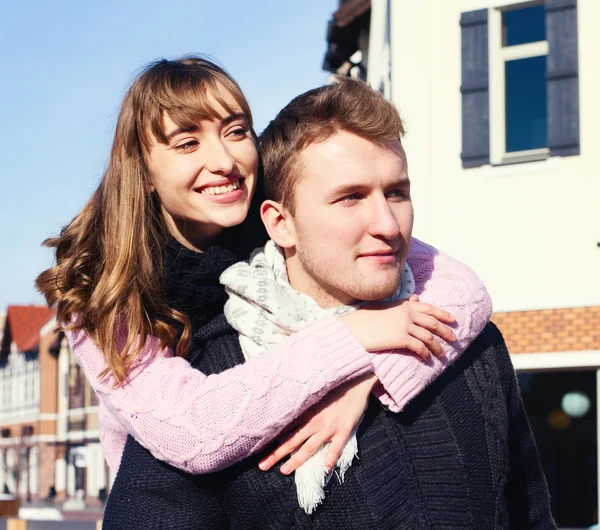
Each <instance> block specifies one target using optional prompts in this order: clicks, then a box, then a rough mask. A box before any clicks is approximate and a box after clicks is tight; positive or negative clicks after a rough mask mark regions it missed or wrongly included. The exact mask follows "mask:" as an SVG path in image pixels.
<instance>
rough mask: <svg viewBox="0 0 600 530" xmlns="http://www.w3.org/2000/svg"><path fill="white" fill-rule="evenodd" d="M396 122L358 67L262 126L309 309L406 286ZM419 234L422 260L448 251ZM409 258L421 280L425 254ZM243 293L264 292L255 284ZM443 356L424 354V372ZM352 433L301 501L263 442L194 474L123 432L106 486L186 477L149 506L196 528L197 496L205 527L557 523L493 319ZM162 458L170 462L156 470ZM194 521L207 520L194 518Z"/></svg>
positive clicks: (283, 234)
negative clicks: (346, 460) (393, 407)
mask: <svg viewBox="0 0 600 530" xmlns="http://www.w3.org/2000/svg"><path fill="white" fill-rule="evenodd" d="M402 134H403V129H402V122H401V120H400V117H399V116H398V113H397V111H396V110H395V109H394V107H393V106H392V105H391V104H390V103H389V102H386V101H385V100H384V99H383V98H382V97H381V96H380V95H379V94H377V93H376V92H374V91H372V90H371V89H370V88H369V87H368V86H367V85H365V84H363V83H360V82H356V81H353V80H341V82H340V84H338V85H331V86H326V87H321V88H319V89H316V90H312V91H309V92H307V93H305V94H303V95H301V96H299V97H298V98H296V99H295V100H293V101H292V102H291V103H290V104H289V105H287V106H286V107H285V108H284V109H283V110H282V111H281V112H280V114H279V115H278V116H277V117H276V118H275V120H273V121H272V122H271V124H270V125H269V126H268V127H267V129H266V130H265V132H264V133H263V135H262V137H261V147H262V151H263V162H264V168H265V187H266V192H267V196H268V198H269V200H268V201H267V202H266V203H265V204H264V205H263V206H262V216H263V221H264V222H265V225H266V227H267V230H268V231H269V235H270V236H271V238H272V239H273V241H274V242H275V243H277V245H279V247H280V248H281V249H283V257H282V259H285V262H284V265H283V267H284V269H285V270H284V273H280V271H276V272H277V274H276V276H278V278H279V280H281V278H282V277H283V280H281V281H283V282H284V284H285V276H286V274H285V273H287V279H288V280H289V288H290V289H291V290H293V291H294V292H296V293H301V294H304V295H307V296H308V297H310V298H312V299H313V300H314V301H315V302H316V304H314V307H312V306H310V304H308V305H307V307H308V309H306V308H303V309H302V311H301V317H302V318H304V316H306V313H307V312H318V311H327V310H333V309H334V308H337V307H339V306H347V305H351V304H354V303H356V302H357V301H366V300H380V299H383V298H386V297H388V296H391V295H393V294H394V293H395V292H396V291H397V290H398V287H399V286H401V285H402V282H403V281H404V280H403V276H402V272H403V269H404V265H405V262H406V259H407V256H408V252H409V247H410V245H411V235H412V220H413V209H412V203H411V200H410V181H409V179H408V172H407V160H406V155H405V153H404V150H403V148H402V144H401V136H402ZM412 243H413V244H412V246H413V249H412V251H413V252H412V254H414V253H415V248H416V254H417V259H418V257H419V256H422V262H423V263H429V264H430V266H433V265H431V264H432V263H433V262H434V261H435V259H444V257H443V255H441V254H437V253H435V251H434V250H432V249H431V247H428V246H427V245H424V244H422V243H420V242H418V241H416V240H414V241H413V242H412ZM412 254H411V255H412ZM276 257H277V256H275V261H276ZM432 259H433V261H432ZM251 263H252V262H251ZM413 263H414V261H413ZM415 268H417V269H419V271H418V273H417V272H415V280H416V283H418V284H419V286H420V287H422V286H423V284H424V283H425V282H426V280H427V276H426V273H427V270H426V267H419V265H418V263H417V266H416V267H415ZM248 282H251V279H248ZM448 288H449V289H451V288H452V285H451V284H450V285H449V287H448ZM417 292H419V291H417ZM246 294H247V292H246ZM260 294H261V295H264V292H263V293H260ZM289 300H290V304H291V306H287V307H286V308H285V309H286V310H288V311H290V310H292V309H293V310H294V311H295V310H296V309H297V307H296V306H295V305H294V304H296V301H297V300H298V299H297V298H295V297H294V296H291V297H290V299H289ZM303 300H304V299H303ZM424 301H427V300H424ZM251 302H253V303H257V304H258V303H263V302H262V301H261V297H260V296H258V297H257V298H256V299H255V300H251ZM453 314H454V316H455V317H456V318H457V320H460V319H461V318H464V315H462V316H461V315H457V314H456V312H455V311H453ZM274 316H275V317H277V318H284V317H285V315H274ZM233 325H234V326H235V327H236V329H238V330H240V331H241V333H242V335H245V336H246V337H247V338H248V339H249V340H251V341H254V342H257V341H260V340H261V339H258V338H257V337H253V336H252V333H251V330H250V331H249V332H248V333H245V332H244V330H243V325H240V326H236V323H235V322H234V323H233ZM459 338H460V337H459ZM206 362H209V360H207V361H206ZM211 362H212V361H211ZM229 362H232V360H231V359H229ZM443 362H444V361H443V360H439V359H432V360H431V368H432V373H434V371H435V365H436V363H443ZM201 369H202V367H201ZM203 371H206V369H204V370H203ZM357 438H358V446H359V459H358V460H356V461H355V462H354V463H353V464H352V466H351V467H350V468H349V469H348V471H347V473H346V476H345V481H344V482H343V484H340V483H339V482H338V481H337V480H335V479H334V480H332V481H331V482H330V483H329V486H328V489H327V494H326V499H325V502H324V503H323V505H322V506H320V507H319V508H318V509H317V510H316V512H315V513H314V514H313V515H310V516H309V515H307V514H306V513H305V512H304V511H303V510H301V509H300V508H299V507H298V501H297V499H296V495H295V488H294V484H293V481H292V478H291V477H290V476H286V475H284V474H282V473H280V472H279V471H278V470H276V469H272V470H271V471H269V472H267V473H263V472H262V471H260V470H259V469H258V461H259V458H260V457H256V458H249V459H247V460H245V461H244V462H242V463H240V464H238V465H235V466H232V467H231V468H228V469H226V470H224V471H221V472H219V473H215V474H212V475H205V476H199V477H191V476H188V475H185V474H183V473H181V472H178V471H176V470H173V469H169V470H168V471H167V469H166V468H167V466H165V465H163V464H161V463H158V462H157V461H156V460H154V459H153V458H152V457H151V456H150V455H149V453H148V452H147V451H145V450H144V449H142V448H141V447H139V446H136V445H135V444H134V443H129V442H128V445H127V448H126V450H125V454H124V456H123V462H124V463H126V465H127V467H126V469H123V468H121V470H120V471H119V477H118V478H117V483H116V484H115V487H116V488H120V489H121V490H120V491H119V502H121V503H125V504H127V503H129V504H135V503H136V502H139V500H140V499H139V495H140V494H143V495H147V496H150V495H155V494H156V495H157V496H158V495H164V491H165V488H167V489H169V488H170V489H172V490H174V489H175V488H182V489H181V490H180V491H182V492H183V489H184V488H185V494H179V498H180V503H179V504H176V503H175V502H176V500H177V499H175V502H170V505H169V506H170V509H171V510H173V511H174V512H176V513H168V514H156V512H154V515H153V517H155V518H156V517H162V518H163V519H162V521H163V523H159V524H158V526H156V525H155V524H153V526H152V527H153V528H159V527H161V526H160V524H163V527H165V528H166V527H170V528H184V527H185V528H194V526H193V521H190V517H189V516H188V517H187V519H186V514H192V513H193V514H194V516H195V517H200V516H199V515H197V514H199V513H200V512H201V510H198V507H199V506H202V507H203V509H205V510H210V511H211V517H212V519H211V521H213V522H211V523H210V524H212V526H211V528H233V529H246V528H247V529H275V528H322V529H334V528H336V529H337V528H354V529H379V528H381V529H398V528H406V529H421V528H447V529H456V528H473V529H478V530H479V529H483V528H509V527H510V528H517V529H524V528H540V529H541V528H555V525H554V522H553V520H552V517H551V515H550V511H549V502H548V491H547V487H546V484H545V480H544V477H543V474H542V472H541V469H540V465H539V461H538V458H537V454H536V449H535V445H534V442H533V438H532V435H531V432H530V429H529V426H528V423H527V419H526V417H525V413H524V410H523V407H522V404H521V401H520V398H519V394H518V388H517V384H516V379H515V375H514V371H513V369H512V365H511V363H510V358H509V356H508V353H507V351H506V348H505V346H504V343H503V340H502V337H501V336H500V334H499V332H498V331H497V329H496V328H495V327H494V326H493V325H491V324H490V325H488V326H487V327H486V328H485V330H484V331H483V333H482V334H481V335H480V336H479V338H478V339H477V340H476V341H475V342H474V343H473V344H472V345H471V347H469V348H468V349H467V351H466V352H465V353H464V354H463V355H462V357H461V358H460V359H459V360H458V361H457V362H456V363H455V364H454V365H452V366H450V367H449V368H448V369H447V370H446V372H445V373H444V374H442V375H441V376H440V377H439V378H438V379H437V380H436V382H435V383H434V384H432V385H431V386H430V387H429V388H428V389H427V390H425V391H424V392H423V393H421V394H420V395H418V396H416V397H415V398H414V399H413V400H412V401H411V403H409V405H408V406H407V407H406V408H405V409H404V411H403V412H401V413H399V414H394V413H391V412H389V411H388V410H386V409H384V408H383V407H381V405H380V403H379V402H378V401H374V400H372V402H371V404H370V405H369V407H368V409H367V411H366V413H365V417H364V419H363V421H362V423H361V425H360V429H359V431H358V435H357ZM130 441H131V440H130ZM157 466H158V467H160V466H162V468H163V470H164V473H163V474H161V475H160V480H158V479H157V478H154V477H158V474H155V470H156V468H157ZM148 477H150V478H148ZM192 483H193V485H194V487H195V488H196V489H195V490H193V488H192V487H191V484H192ZM139 484H144V485H143V487H142V488H140V487H139ZM127 487H130V488H131V494H130V495H129V496H128V493H127ZM140 492H142V493H140ZM114 493H115V491H114V490H113V495H114ZM173 493H174V496H176V495H177V493H178V492H175V491H174V492H173ZM136 495H137V496H138V497H136ZM157 500H158V499H157ZM171 501H173V499H171ZM173 518H175V519H173ZM176 521H177V522H176ZM180 521H181V522H180ZM217 521H218V522H217ZM155 522H156V521H153V523H155ZM148 523H149V521H139V524H140V526H138V527H140V528H141V527H144V528H149V527H150V526H149V524H148ZM203 525H204V526H203ZM218 525H220V526H218ZM114 527H116V526H114ZM197 527H198V528H201V527H207V526H206V523H204V520H202V521H200V520H198V525H197Z"/></svg>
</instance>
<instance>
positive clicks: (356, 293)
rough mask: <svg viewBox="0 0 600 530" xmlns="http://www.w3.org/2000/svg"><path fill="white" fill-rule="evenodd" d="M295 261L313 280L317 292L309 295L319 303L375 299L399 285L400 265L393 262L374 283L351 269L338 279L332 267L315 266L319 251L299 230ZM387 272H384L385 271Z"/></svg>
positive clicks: (327, 303) (333, 304) (391, 292)
mask: <svg viewBox="0 0 600 530" xmlns="http://www.w3.org/2000/svg"><path fill="white" fill-rule="evenodd" d="M296 253H297V256H298V261H299V262H300V264H301V265H302V267H303V268H304V271H305V272H306V274H307V275H308V276H309V277H310V278H311V280H312V281H313V283H314V285H315V287H316V290H318V291H320V292H315V293H311V297H312V298H314V299H315V301H316V302H317V303H318V304H319V305H320V306H321V307H335V306H337V305H350V304H354V303H356V302H358V301H367V302H371V301H376V300H382V299H384V298H387V297H389V296H392V295H393V294H394V293H395V292H396V291H397V290H398V288H399V287H400V281H401V277H402V268H403V267H401V266H397V267H396V269H395V270H394V271H393V274H391V275H390V276H391V277H387V280H386V281H385V284H384V285H379V284H377V285H374V282H372V281H369V277H368V276H367V275H363V274H360V273H358V271H355V272H356V274H353V275H352V276H351V277H347V278H346V279H342V280H340V279H339V278H338V281H335V280H336V275H338V276H339V274H341V273H338V272H337V271H336V270H335V269H334V268H332V267H329V268H328V267H323V266H321V267H319V265H318V263H320V262H322V260H319V254H320V253H319V252H318V251H313V248H312V246H311V245H308V244H307V238H306V236H304V234H303V233H302V232H300V231H299V232H298V245H297V246H296ZM386 276H387V275H386Z"/></svg>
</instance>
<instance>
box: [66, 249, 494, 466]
mask: <svg viewBox="0 0 600 530" xmlns="http://www.w3.org/2000/svg"><path fill="white" fill-rule="evenodd" d="M408 263H409V265H410V267H411V269H412V272H413V274H414V277H415V283H416V293H417V294H418V295H419V297H420V300H421V301H422V302H427V303H430V304H433V305H436V306H437V307H440V308H442V309H445V310H447V311H449V312H450V313H452V314H453V315H454V317H455V318H456V324H455V326H454V331H455V333H456V336H457V340H456V341H455V342H453V343H451V344H448V343H445V342H444V341H441V342H442V348H443V350H444V353H445V355H446V358H445V359H437V358H432V359H431V361H429V362H427V363H425V362H423V361H422V360H420V359H419V358H417V357H416V356H414V355H411V354H402V352H398V351H396V352H380V353H369V352H366V351H365V350H364V349H363V347H362V346H361V345H360V343H359V342H358V341H357V340H356V338H355V337H354V335H352V333H350V331H349V330H348V328H347V327H346V326H345V325H344V324H343V323H342V322H341V321H340V320H338V319H337V318H335V317H330V318H327V319H324V320H321V321H319V322H316V323H315V324H312V325H310V326H309V327H307V328H306V329H305V330H303V331H301V332H299V333H296V334H294V335H292V336H291V337H289V338H288V339H286V340H285V341H283V342H282V343H281V344H279V345H277V346H275V347H273V348H271V349H270V350H268V351H267V352H265V353H264V354H263V355H261V356H259V357H255V358H252V359H250V360H248V361H247V362H246V363H244V364H241V365H239V366H236V367H234V368H232V369H230V370H227V371H225V372H223V373H220V374H215V375H210V376H208V377H207V376H205V375H204V374H202V373H201V372H199V371H198V370H196V369H195V368H192V367H191V366H190V364H189V363H188V362H187V361H186V360H184V359H182V358H179V357H174V356H173V354H172V352H171V351H170V350H161V349H160V348H159V347H158V341H157V340H156V339H154V338H150V339H149V340H148V342H147V343H146V345H145V347H144V349H143V351H142V354H141V355H140V356H139V358H138V359H137V360H136V362H135V365H134V367H133V369H132V370H131V371H130V373H129V375H128V377H127V379H126V381H125V382H124V383H123V384H122V385H120V386H118V387H114V385H113V380H112V378H111V377H110V376H107V377H100V374H101V373H102V372H103V371H104V369H105V367H106V364H105V361H104V357H103V355H102V352H101V351H100V350H99V349H98V347H97V346H96V345H95V344H94V342H93V341H92V340H91V339H90V338H89V337H88V336H87V334H86V333H85V332H83V331H78V332H69V333H67V336H68V338H69V340H70V343H71V346H72V348H73V351H74V353H75V356H76V358H77V360H78V362H79V363H80V365H81V366H82V368H83V370H84V372H85V374H86V376H87V378H88V380H89V381H90V384H91V385H92V387H93V388H94V390H95V392H96V393H97V395H98V397H99V401H100V439H101V442H102V445H103V447H104V453H105V456H106V459H107V461H108V463H109V465H110V466H111V467H112V468H113V469H114V470H117V469H118V467H119V463H120V460H121V455H122V453H123V448H124V446H125V441H126V439H127V435H128V434H131V435H133V437H134V438H135V439H136V440H137V441H138V442H139V443H140V444H141V445H143V446H144V447H146V448H147V449H148V450H149V451H150V452H151V453H152V454H153V455H154V456H155V457H156V458H158V459H159V460H163V461H165V462H167V463H169V464H171V465H173V466H175V467H177V468H180V469H183V470H185V471H187V472H189V473H194V474H199V473H209V472H214V471H218V470H219V469H223V468H225V467H227V466H229V465H232V464H233V463H235V462H237V461H239V460H242V459H243V458H245V457H247V456H249V455H250V454H252V453H254V452H256V451H258V450H259V449H261V448H262V447H264V446H265V445H266V444H267V443H269V442H270V441H271V440H273V439H274V438H275V437H277V435H279V434H280V433H281V431H282V430H283V429H284V428H285V427H286V426H287V425H289V423H290V422H291V421H292V420H293V419H295V418H296V417H298V416H299V415H300V414H301V413H302V412H304V411H305V410H306V409H308V408H309V407H310V406H311V405H313V404H314V403H316V402H318V401H319V400H320V399H321V398H322V397H323V396H324V395H325V394H326V393H327V392H329V391H330V390H332V389H333V388H335V387H336V386H338V385H340V384H341V383H343V382H346V381H348V380H350V379H353V378H354V377H357V376H358V375H361V374H364V373H367V372H374V373H375V374H376V375H377V377H378V379H379V381H380V382H381V385H379V386H378V387H377V388H376V394H377V395H378V397H379V399H380V400H381V401H382V403H383V404H385V405H387V406H388V407H389V408H390V409H391V410H393V411H400V410H401V409H402V408H403V407H404V406H405V405H406V403H407V402H408V401H410V399H411V398H413V397H414V396H415V395H416V394H418V393H419V392H420V391H421V390H423V388H425V387H426V386H427V385H428V384H429V383H430V382H431V381H432V380H433V379H435V378H436V377H437V376H438V375H439V374H440V373H441V372H442V371H443V370H444V368H445V367H446V366H447V365H449V364H450V363H452V362H453V361H454V360H455V359H456V358H457V357H458V356H459V355H460V354H461V353H462V352H463V351H464V350H465V349H466V347H467V346H468V345H469V343H470V342H471V341H472V340H473V339H474V338H475V337H476V336H477V335H478V334H479V333H480V331H481V330H482V329H483V327H484V326H485V324H486V323H487V321H488V320H489V318H490V316H491V312H492V305H491V300H490V298H489V295H488V293H487V291H486V289H485V287H484V285H483V283H482V282H481V281H480V280H479V278H478V277H477V276H476V275H475V274H474V273H473V271H471V269H469V268H468V267H467V266H466V265H464V264H462V263H460V262H458V261H456V260H454V259H452V258H450V257H449V256H447V255H445V254H442V253H440V252H438V251H437V250H435V249H434V248H433V247H431V246H429V245H426V244H425V243H422V242H421V241H419V240H417V239H413V242H412V244H411V252H410V255H409V258H408ZM124 332H125V330H122V333H124ZM405 353H406V352H405Z"/></svg>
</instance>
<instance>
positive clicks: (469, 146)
mask: <svg viewBox="0 0 600 530" xmlns="http://www.w3.org/2000/svg"><path fill="white" fill-rule="evenodd" d="M460 27H461V42H462V44H461V48H462V51H461V56H462V84H461V87H460V91H461V93H462V153H461V158H462V165H463V167H465V168H468V167H477V166H482V165H484V164H489V163H490V98H489V68H488V11H487V9H479V10H477V11H468V12H465V13H462V15H461V17H460Z"/></svg>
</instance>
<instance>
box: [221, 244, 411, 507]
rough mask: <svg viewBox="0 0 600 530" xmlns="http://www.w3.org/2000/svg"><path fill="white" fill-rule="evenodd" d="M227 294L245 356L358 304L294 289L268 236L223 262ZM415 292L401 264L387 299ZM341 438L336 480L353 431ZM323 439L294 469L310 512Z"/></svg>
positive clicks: (320, 489) (321, 471)
mask: <svg viewBox="0 0 600 530" xmlns="http://www.w3.org/2000/svg"><path fill="white" fill-rule="evenodd" d="M220 281H221V283H222V284H223V285H224V286H225V290H226V291H227V293H228V294H229V300H228V301H227V303H226V304H225V316H226V317H227V320H228V321H229V323H230V324H231V325H232V326H233V328H234V329H236V330H237V331H238V333H239V339H240V344H241V346H242V350H243V352H244V356H245V357H246V359H248V358H250V357H254V356H257V355H260V354H261V353H262V352H263V351H265V350H266V349H268V348H269V347H271V346H273V345H275V344H278V343H280V342H281V341H282V340H283V339H285V338H286V337H288V336H289V335H292V334H293V333H295V332H297V331H300V330H302V329H304V328H305V327H306V326H308V325H309V324H311V323H313V322H315V321H317V320H319V319H322V318H324V317H327V316H331V315H337V316H341V315H344V314H346V313H349V312H350V311H354V310H355V309H358V308H359V307H360V305H362V304H358V305H354V306H339V307H334V308H330V309H323V308H321V307H319V305H318V304H317V303H316V302H315V301H314V300H313V299H312V298H310V297H309V296H307V295H305V294H303V293H300V292H298V291H295V290H294V289H293V288H292V287H291V285H290V283H289V281H288V275H287V270H286V265H285V256H284V253H283V250H282V249H281V248H280V247H278V246H277V245H276V244H275V243H274V242H273V241H272V240H271V241H268V242H267V244H266V245H265V246H264V248H259V249H256V250H255V251H254V252H253V253H252V255H251V256H250V259H249V261H248V262H239V263H236V264H235V265H232V266H231V267H229V268H228V269H227V270H226V271H225V272H224V273H223V274H222V275H221V278H220ZM414 291H415V281H414V277H413V274H412V272H411V270H410V268H409V266H408V265H407V264H405V265H404V268H403V269H402V275H401V280H400V287H399V288H398V290H397V291H396V293H394V294H393V295H392V296H391V297H390V298H388V300H401V299H406V298H408V297H410V296H411V295H412V294H413V293H414ZM357 429H358V425H357V427H356V428H355V429H354V432H353V433H352V436H351V438H350V439H349V440H348V442H347V443H346V446H345V447H344V450H343V452H342V455H341V457H340V459H339V460H338V462H337V464H336V468H337V474H338V477H339V480H340V482H342V481H343V479H344V474H345V472H346V471H347V469H348V468H349V467H350V464H351V463H352V460H353V459H354V457H355V456H356V454H357V451H358V447H357V443H356V430H357ZM328 448H329V443H327V444H324V445H323V446H322V447H321V448H320V449H319V450H318V451H317V452H316V453H315V454H314V455H313V456H312V457H311V458H309V459H308V460H307V461H306V462H305V463H304V464H302V465H301V466H300V467H299V468H298V469H297V470H296V473H295V481H296V489H297V492H298V503H299V505H300V506H301V507H302V508H303V509H304V510H305V511H306V512H307V513H312V512H313V511H314V510H315V508H316V507H317V506H318V505H319V504H320V503H321V502H322V501H323V499H324V498H325V486H326V485H327V483H328V482H329V480H330V478H331V476H332V474H333V471H336V470H333V471H332V472H331V473H328V472H327V469H326V467H325V459H326V456H327V453H328Z"/></svg>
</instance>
